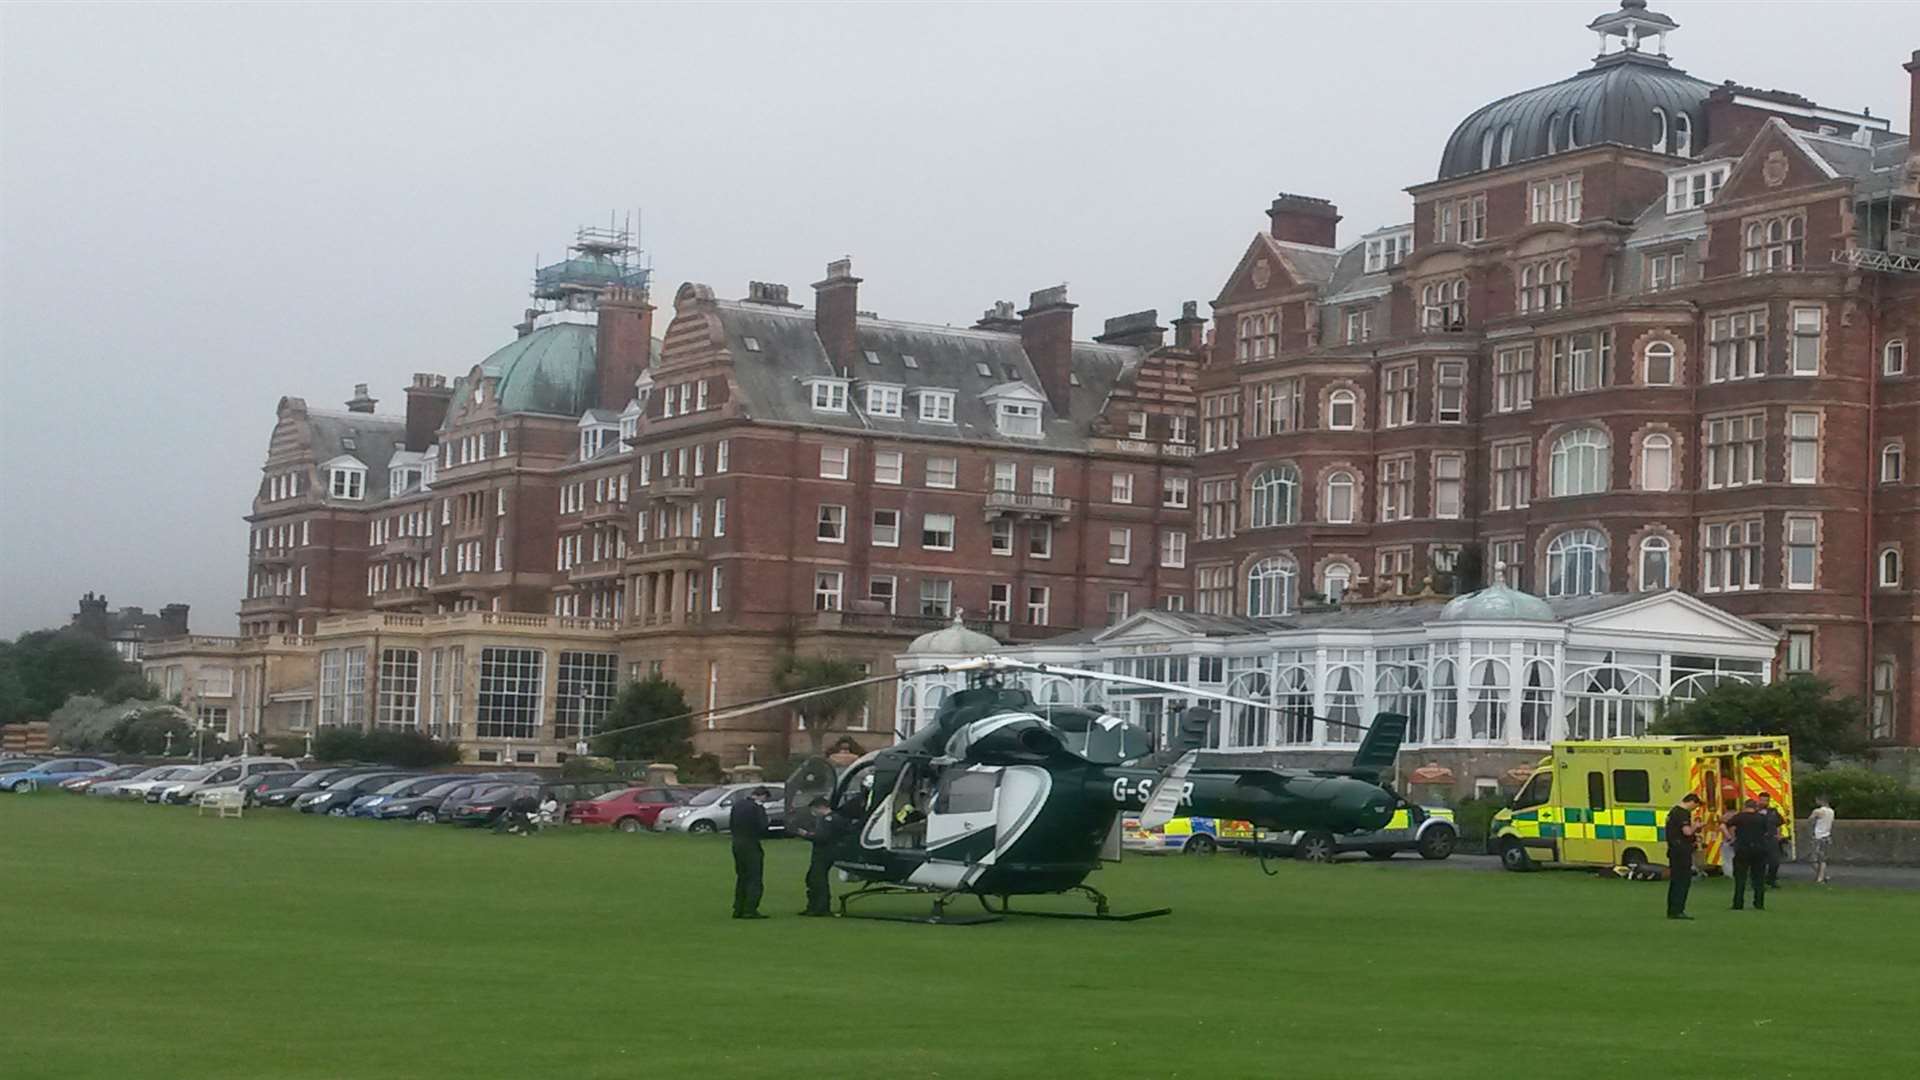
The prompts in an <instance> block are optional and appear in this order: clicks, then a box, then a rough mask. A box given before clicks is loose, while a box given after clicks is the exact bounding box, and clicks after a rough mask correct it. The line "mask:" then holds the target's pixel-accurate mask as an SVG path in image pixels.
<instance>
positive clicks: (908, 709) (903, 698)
mask: <svg viewBox="0 0 1920 1080" xmlns="http://www.w3.org/2000/svg"><path fill="white" fill-rule="evenodd" d="M918 705H919V695H918V694H915V693H914V692H913V684H912V683H908V682H904V681H903V682H901V684H900V717H899V720H900V732H901V734H903V735H911V734H913V733H914V731H915V730H916V729H917V728H918V727H919V726H920V716H919V714H918V712H917V711H916V709H917V707H918Z"/></svg>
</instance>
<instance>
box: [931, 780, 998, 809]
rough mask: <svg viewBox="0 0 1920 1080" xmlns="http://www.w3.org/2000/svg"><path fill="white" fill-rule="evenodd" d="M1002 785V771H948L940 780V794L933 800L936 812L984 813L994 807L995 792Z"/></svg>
mask: <svg viewBox="0 0 1920 1080" xmlns="http://www.w3.org/2000/svg"><path fill="white" fill-rule="evenodd" d="M999 786H1000V773H999V772H998V771H994V772H957V773H948V774H947V775H946V776H944V777H942V778H941V780H940V794H939V795H938V796H936V797H935V799H934V802H933V812H934V813H936V814H983V813H986V812H987V811H989V810H992V809H993V793H994V790H995V789H996V788H998V787H999Z"/></svg>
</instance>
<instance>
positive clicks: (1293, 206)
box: [1267, 191, 1340, 248]
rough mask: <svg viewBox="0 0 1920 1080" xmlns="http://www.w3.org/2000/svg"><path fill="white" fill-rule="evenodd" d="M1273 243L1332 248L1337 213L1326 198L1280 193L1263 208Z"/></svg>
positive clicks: (1338, 212) (1337, 221)
mask: <svg viewBox="0 0 1920 1080" xmlns="http://www.w3.org/2000/svg"><path fill="white" fill-rule="evenodd" d="M1267 217H1268V218H1269V219H1270V220H1271V221H1272V223H1273V226H1272V233H1273V238H1274V239H1275V240H1280V241H1284V242H1288V243H1294V244H1311V245H1312V246H1314V247H1323V248H1330V247H1332V246H1333V245H1334V236H1335V231H1334V230H1335V226H1337V225H1339V223H1340V211H1339V208H1337V207H1335V206H1334V205H1333V203H1331V202H1328V201H1327V200H1326V199H1320V198H1315V197H1314V196H1312V195H1294V194H1292V193H1290V192H1285V191H1283V192H1281V193H1280V194H1279V196H1277V197H1276V198H1275V199H1274V200H1273V205H1272V206H1270V207H1268V208H1267Z"/></svg>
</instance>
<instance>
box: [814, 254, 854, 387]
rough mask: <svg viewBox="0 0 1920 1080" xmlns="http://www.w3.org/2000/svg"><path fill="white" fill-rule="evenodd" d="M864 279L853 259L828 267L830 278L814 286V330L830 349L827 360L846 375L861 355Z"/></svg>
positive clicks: (838, 260) (837, 261) (834, 262)
mask: <svg viewBox="0 0 1920 1080" xmlns="http://www.w3.org/2000/svg"><path fill="white" fill-rule="evenodd" d="M859 319H860V279H859V278H857V277H854V276H853V257H852V256H848V257H847V258H844V259H835V260H834V261H832V262H830V263H828V264H827V276H826V277H825V278H822V279H821V280H819V281H816V282H814V283H813V330H814V333H816V334H819V335H820V343H821V344H822V345H824V346H826V348H827V359H829V360H831V361H833V364H834V366H835V367H837V368H839V369H840V371H841V373H842V374H845V373H847V372H850V371H853V370H854V366H853V365H854V361H855V360H856V359H858V357H859V355H860V328H859Z"/></svg>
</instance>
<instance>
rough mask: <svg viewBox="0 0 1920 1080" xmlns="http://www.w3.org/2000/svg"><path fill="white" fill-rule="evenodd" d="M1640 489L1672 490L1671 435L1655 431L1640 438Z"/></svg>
mask: <svg viewBox="0 0 1920 1080" xmlns="http://www.w3.org/2000/svg"><path fill="white" fill-rule="evenodd" d="M1640 490H1642V491H1672V490H1673V436H1671V435H1668V434H1665V433H1663V432H1658V431H1656V432H1654V433H1653V434H1651V435H1648V436H1647V437H1646V438H1644V439H1642V440H1640Z"/></svg>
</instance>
